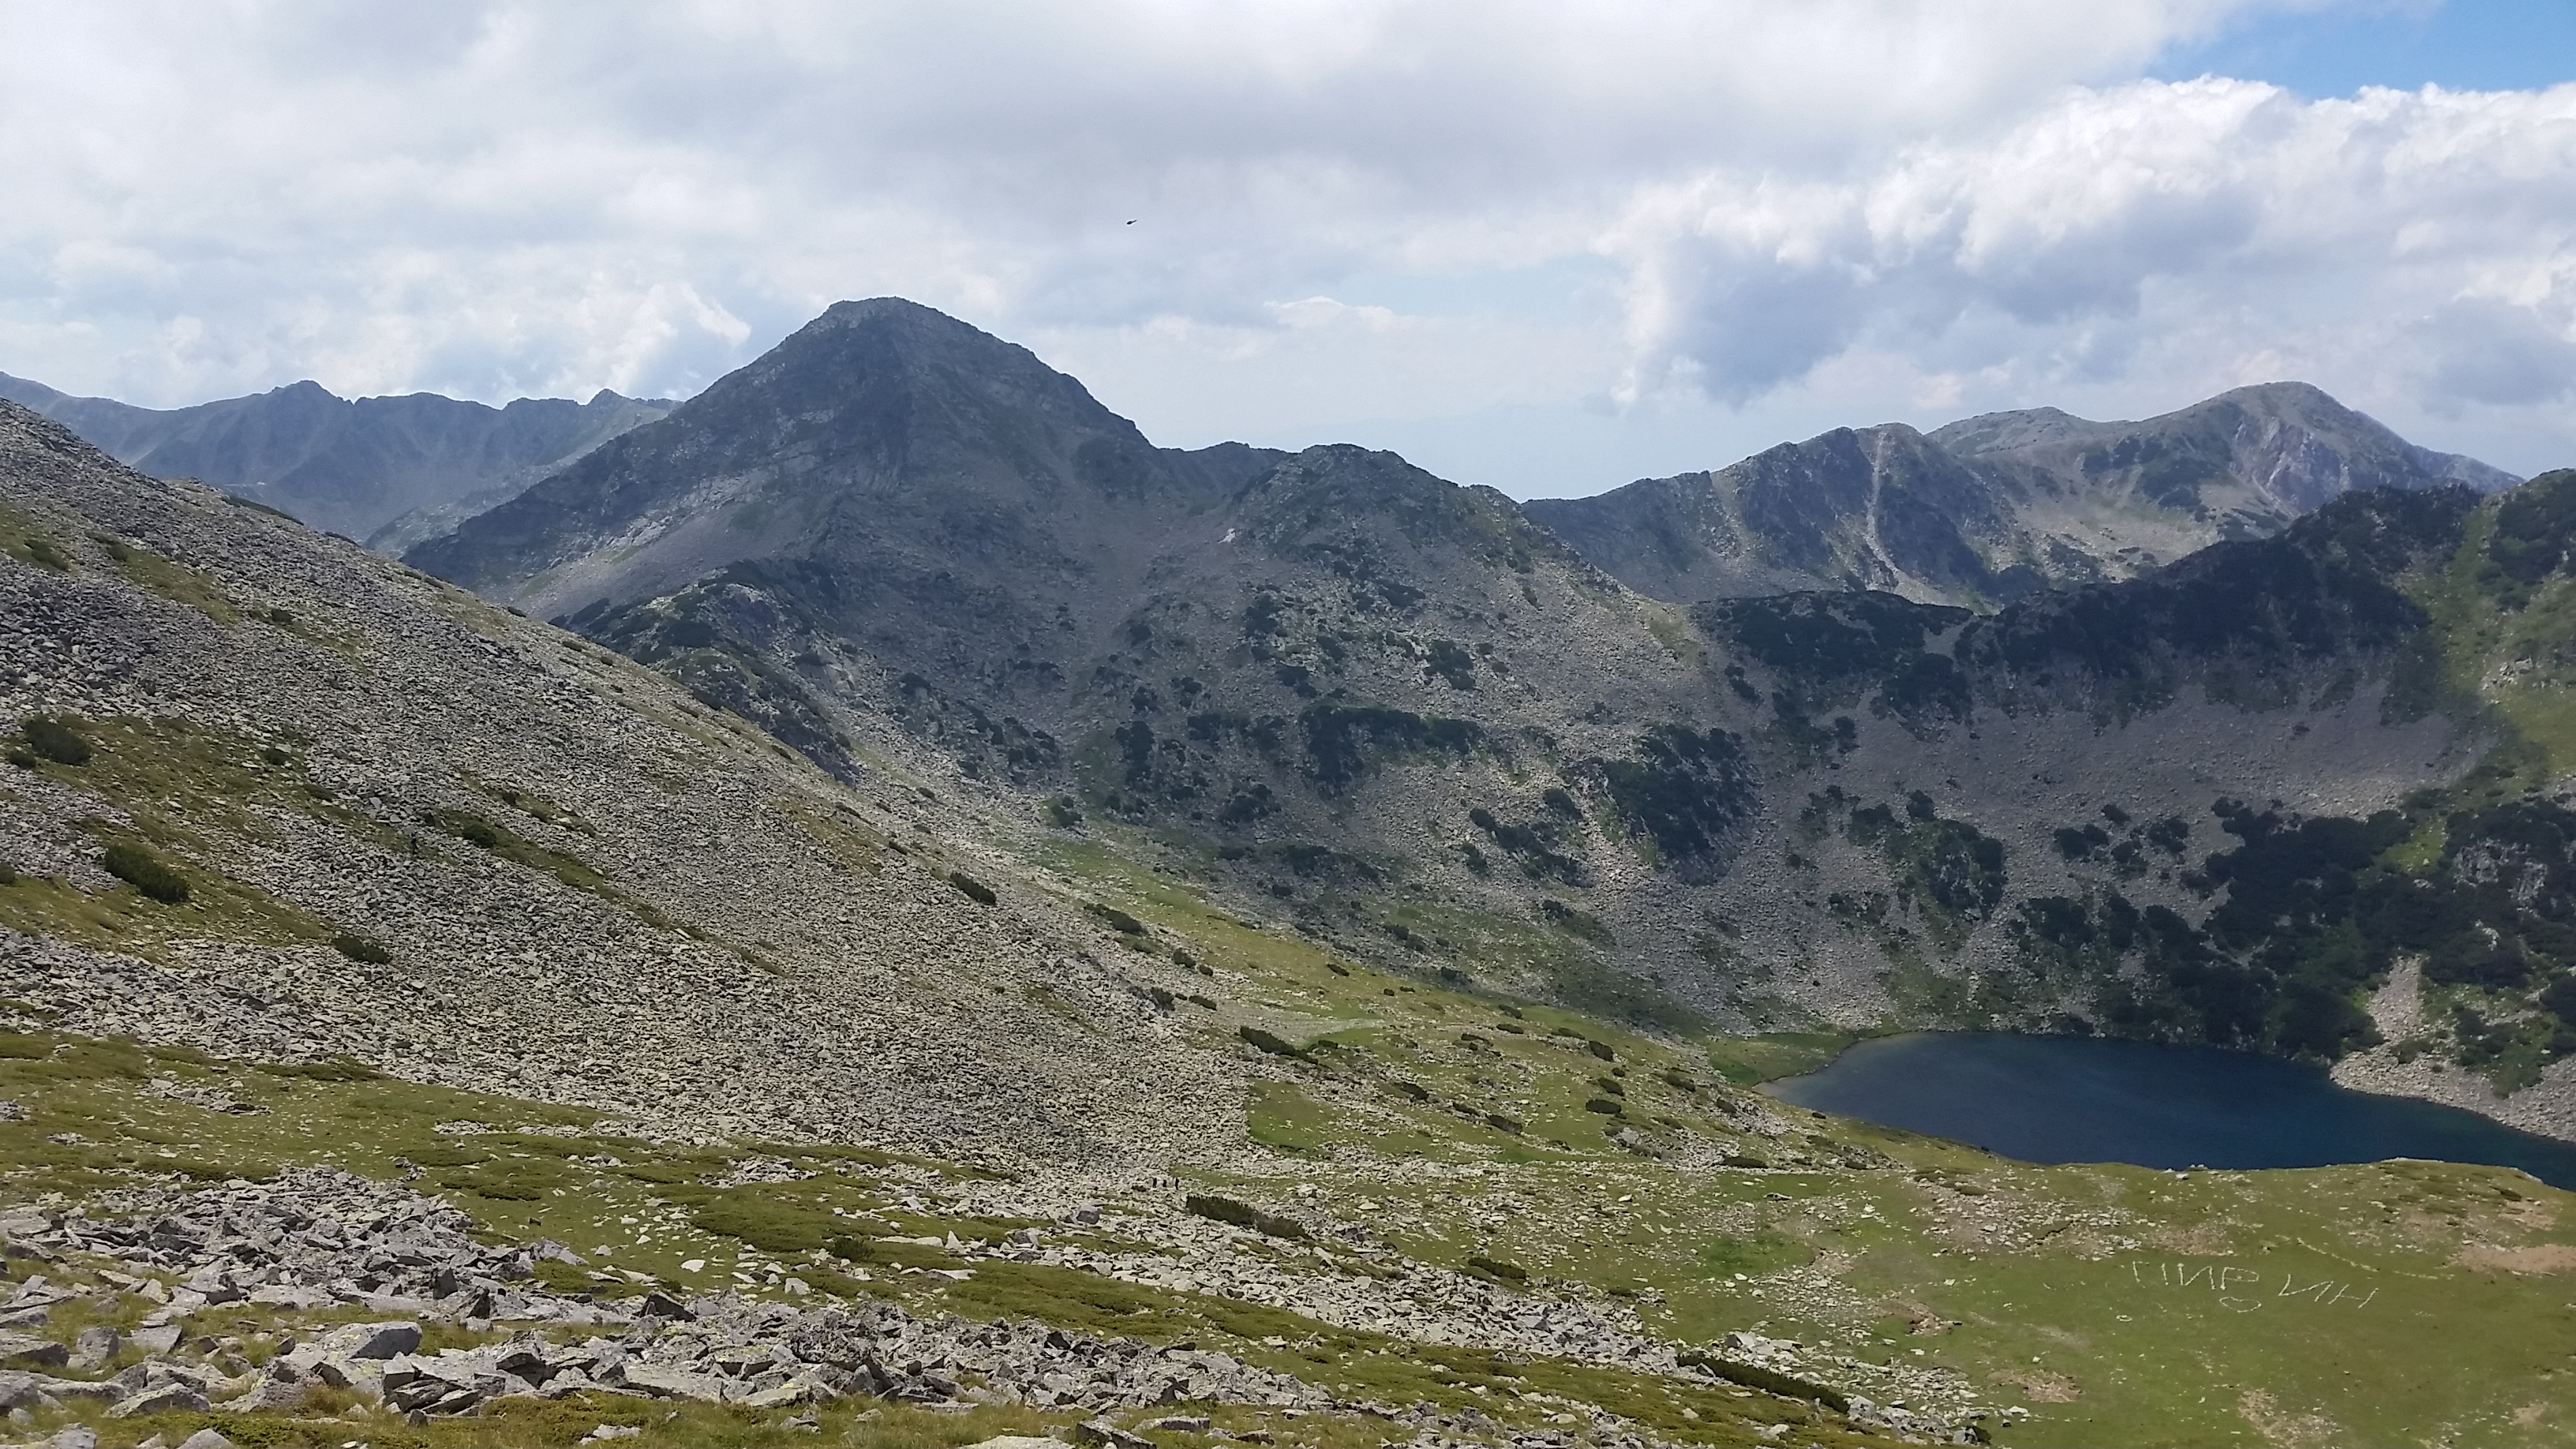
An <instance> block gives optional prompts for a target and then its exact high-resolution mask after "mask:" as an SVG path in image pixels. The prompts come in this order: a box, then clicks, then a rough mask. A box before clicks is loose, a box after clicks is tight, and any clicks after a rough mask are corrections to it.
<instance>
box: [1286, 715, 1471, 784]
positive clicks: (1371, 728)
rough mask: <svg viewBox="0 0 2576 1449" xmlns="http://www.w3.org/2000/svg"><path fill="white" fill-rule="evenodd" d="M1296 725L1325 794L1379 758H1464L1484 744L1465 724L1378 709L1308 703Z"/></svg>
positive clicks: (1356, 776)
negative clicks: (1302, 734) (1433, 756)
mask: <svg viewBox="0 0 2576 1449" xmlns="http://www.w3.org/2000/svg"><path fill="white" fill-rule="evenodd" d="M1297 723H1298V725H1299V727H1300V728H1301V729H1302V730H1303V731H1304V734H1305V737H1306V756H1307V762H1308V763H1307V769H1308V770H1309V771H1310V772H1311V773H1312V774H1313V776H1314V779H1315V782H1316V783H1317V784H1318V785H1321V786H1322V787H1323V788H1324V791H1325V793H1327V794H1334V793H1338V792H1340V791H1341V790H1343V789H1346V788H1348V787H1349V786H1351V785H1353V784H1355V783H1357V782H1358V780H1359V778H1360V777H1361V776H1362V775H1364V774H1366V773H1367V772H1368V768H1369V765H1370V763H1371V761H1372V760H1373V759H1375V758H1377V757H1380V756H1399V757H1403V756H1414V755H1448V756H1452V757H1454V758H1458V759H1464V758H1466V757H1467V756H1469V755H1472V754H1474V753H1475V752H1476V751H1477V750H1478V749H1480V748H1482V747H1483V745H1484V743H1485V732H1484V730H1483V729H1482V728H1480V727H1478V726H1477V725H1475V724H1473V723H1471V722H1470V721H1467V720H1463V719H1442V718H1436V717H1435V718H1428V719H1426V718H1424V717H1423V716H1421V715H1418V714H1414V713H1413V712H1411V711H1410V710H1401V709H1389V708H1387V707H1385V706H1383V705H1358V706H1346V705H1338V704H1329V703H1316V704H1310V705H1308V706H1306V708H1305V709H1304V710H1303V711H1301V712H1300V713H1299V714H1298V716H1297Z"/></svg>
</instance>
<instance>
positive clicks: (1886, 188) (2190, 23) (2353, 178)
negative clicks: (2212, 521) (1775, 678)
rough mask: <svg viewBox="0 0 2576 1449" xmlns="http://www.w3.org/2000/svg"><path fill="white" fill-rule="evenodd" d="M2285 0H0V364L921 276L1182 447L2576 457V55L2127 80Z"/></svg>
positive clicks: (531, 322)
mask: <svg viewBox="0 0 2576 1449" xmlns="http://www.w3.org/2000/svg"><path fill="white" fill-rule="evenodd" d="M2300 3H2301V0H2278V3H2272V4H2266V3H2265V0H2097V3H2093V4H2088V5H2082V6H2074V5H2066V4H2063V3H2061V0H1812V3H1806V4H1801V5H1794V6H1789V5H1778V4H1773V3H1764V0H1730V3H1713V4H1704V5H1691V6H1674V5H1667V4H1648V3H1601V4H1588V5H1583V6H1566V5H1561V4H1549V3H1539V0H1517V3H1504V0H1482V3H1470V0H1275V3H1268V4H1263V5H1259V6H1243V5H1239V4H1232V3H1219V0H1099V3H1093V4H1089V5H1084V6H1079V7H1075V6H1065V5H1055V4H1036V3H1005V0H961V3H955V4H948V5H940V6H922V5H910V4H894V3H886V4H873V5H866V4H847V3H820V0H816V3H786V0H780V3H772V4H766V5H760V6H740V5H725V4H717V3H713V0H634V3H629V4H624V5H620V6H618V7H615V8H614V9H613V11H610V10H601V9H597V8H594V7H586V6H577V5H567V4H538V3H502V0H481V3H474V0H450V3H446V4H440V5H433V6H387V5H382V4H376V3H362V0H342V3H320V0H229V3H208V0H194V3H164V4H159V5H149V4H144V5H120V6H114V7H107V6H93V5H83V4H74V3H42V4H39V3H29V0H0V36H5V37H6V40H5V43H0V195H5V196H7V197H8V198H9V202H10V204H9V206H8V207H6V208H0V369H6V370H9V371H12V372H18V373H22V374H25V375H29V376H34V377H37V378H40V379H42V380H44V381H47V382H49V383H52V384H54V385H56V386H61V387H67V388H72V389H75V390H82V391H97V392H104V393H108V394H111V395H117V396H124V397H129V398H131V399H133V400H136V401H141V402H147V403H155V404H163V405H167V404H174V403H179V402H186V401H193V400H196V399H199V398H203V397H209V396H217V395H222V394H225V393H229V392H238V391H243V390H248V389H252V388H258V387H265V386H272V385H275V384H278V383H282V382H285V381H289V380H292V379H294V378H297V377H302V376H314V377H318V378H320V379H321V380H322V381H323V382H325V383H326V384H328V385H330V386H332V387H333V388H335V389H337V390H340V391H343V392H374V391H396V390H407V389H411V388H433V389H438V390H443V391H449V392H454V393H459V394H463V395H472V396H481V397H487V398H497V397H504V396H509V395H514V394H518V393H524V392H550V393H567V394H575V395H580V394H586V393H587V392H588V391H589V390H591V389H594V388H597V387H601V386H613V387H616V388H618V389H619V390H621V391H627V392H642V393H683V394H684V393H687V392H690V391H694V390H695V389H696V388H698V387H700V386H703V385H704V384H705V383H706V382H707V381H709V380H711V379H712V378H713V377H714V376H716V375H717V374H719V373H721V372H722V371H724V370H726V369H728V368H730V367H733V366H736V365H739V364H740V363H741V362H743V361H745V360H748V358H749V356H750V355H752V354H754V353H756V352H757V351H759V350H760V349H761V348H763V347H765V346H766V345H767V344H768V343H770V342H771V341H774V340H775V339H776V338H777V337H778V336H780V335H782V334H783V333H784V332H786V331H788V330H790V329H791V328H793V327H794V326H796V325H798V324H799V323H801V322H802V321H803V320H805V319H806V318H807V317H809V316H810V315H812V313H814V312H815V311H817V310H819V309H820V308H821V307H822V306H824V305H825V304H827V303H829V302H831V301H833V300H836V299H839V298H842V297H848V296H865V295H873V294H878V293H887V292H894V293H901V294H904V295H909V296H913V297H916V298H918V299H920V300H923V301H926V302H929V303H931V304H932V305H935V306H941V307H945V308H947V309H949V310H952V311H956V312H958V313H960V314H961V315H964V316H967V317H968V318H970V319H971V320H973V321H975V322H977V323H979V324H981V325H984V326H987V327H990V328H992V329H994V330H996V331H999V332H1002V333H1003V334H1005V335H1008V336H1012V337H1015V338H1019V339H1024V340H1028V341H1030V342H1031V343H1032V344H1033V345H1037V346H1039V347H1040V348H1041V350H1042V351H1043V352H1044V354H1045V355H1046V356H1048V357H1049V358H1050V360H1053V361H1055V362H1057V363H1058V364H1059V365H1064V366H1068V367H1070V368H1072V369H1073V370H1075V371H1076V372H1077V373H1078V374H1081V375H1083V376H1085V377H1086V379H1087V380H1090V381H1092V382H1093V383H1094V385H1095V388H1096V390H1098V391H1099V392H1100V393H1101V395H1102V396H1103V398H1104V400H1106V401H1108V402H1110V403H1111V405H1113V406H1116V407H1119V408H1121V409H1122V410H1123V411H1127V412H1130V413H1132V414H1134V415H1136V416H1138V417H1139V418H1140V419H1141V420H1143V421H1144V422H1145V423H1146V424H1147V426H1148V428H1149V431H1152V432H1153V433H1154V434H1155V435H1156V436H1158V437H1167V438H1170V439H1171V440H1173V441H1179V442H1204V441H1209V440H1212V438H1213V437H1215V436H1219V435H1223V434H1226V433H1232V434H1238V435H1251V436H1257V437H1260V438H1262V439H1263V440H1265V441H1292V440H1293V438H1294V435H1297V434H1299V433H1300V432H1305V433H1306V435H1308V436H1321V435H1325V434H1329V433H1334V432H1345V433H1355V434H1358V435H1360V436H1361V437H1362V440H1369V436H1370V430H1371V429H1372V428H1376V429H1379V430H1380V432H1381V433H1382V434H1384V435H1387V436H1418V437H1436V436H1438V433H1439V429H1438V427H1436V426H1430V425H1432V424H1437V423H1438V422H1439V420H1441V419H1453V420H1455V419H1468V418H1490V419H1492V420H1493V422H1492V426H1493V427H1495V428H1500V429H1503V430H1505V431H1508V430H1510V429H1514V428H1519V429H1537V430H1546V429H1551V428H1553V429H1556V430H1557V431H1558V435H1559V437H1560V438H1561V439H1563V438H1575V437H1582V438H1598V437H1602V436H1604V434H1603V432H1602V431H1601V430H1602V429H1603V428H1604V427H1607V426H1609V425H1608V424H1606V423H1604V422H1603V421H1602V420H1603V419H1604V418H1605V417H1607V416H1613V415H1614V414H1613V413H1609V412H1605V408H1606V407H1607V405H1608V403H1609V401H1610V400H1611V399H1613V398H1614V397H1621V396H1624V397H1627V398H1629V399H1631V400H1634V399H1641V398H1655V399H1658V400H1657V401H1656V402H1655V403H1654V405H1653V406H1652V407H1646V406H1644V405H1643V404H1638V405H1637V406H1636V407H1634V408H1632V410H1631V411H1630V412H1629V413H1628V414H1626V416H1628V417H1630V418H1633V419H1635V420H1637V421H1636V433H1637V436H1639V437H1649V436H1651V437H1652V438H1654V439H1657V440H1659V441H1657V442H1656V443H1655V444H1654V448H1655V449H1656V450H1658V451H1656V452H1655V453H1654V456H1655V457H1658V458H1666V459H1669V466H1670V467H1673V468H1679V467H1682V466H1707V465H1709V464H1711V463H1722V462H1725V461H1728V458H1729V456H1731V454H1727V455H1723V456H1721V455H1719V454H1724V453H1725V450H1727V449H1730V448H1734V447H1737V446H1738V445H1739V444H1746V445H1759V444H1760V443H1764V442H1768V441H1773V440H1774V439H1775V437H1776V436H1778V435H1780V434H1785V433H1787V432H1790V431H1792V430H1794V428H1796V427H1803V426H1805V425H1806V423H1807V422H1808V421H1810V420H1812V419H1817V418H1827V419H1832V420H1843V421H1871V420H1876V419H1877V418H1879V417H1882V416H1910V417H1911V416H1920V415H1921V414H1923V413H1924V411H1925V410H1927V409H1929V410H1934V411H1935V414H1936V415H1934V416H1929V417H1922V418H1921V420H1925V421H1937V420H1938V417H1939V416H1946V415H1947V412H1948V411H1952V410H1956V409H1958V408H1968V407H1976V406H1998V405H2021V404H2027V403H2032V402H2040V401H2049V402H2059V403H2062V404H2064V405H2068V406H2083V405H2094V406H2099V407H2102V408H2107V409H2112V410H2118V409H2123V408H2126V409H2129V410H2131V411H2138V410H2144V409H2145V408H2147V407H2148V406H2170V405H2174V404H2178V403H2181V402H2184V401H2188V400H2189V399H2190V398H2192V397H2195V396H2198V395H2200V394H2201V393H2203V392H2206V391H2208V390H2210V388H2211V387H2212V386H2213V385H2223V384H2224V382H2231V381H2234V380H2238V379H2239V377H2240V375H2242V374H2243V373H2244V372H2245V371H2246V370H2247V369H2248V368H2257V369H2258V370H2259V368H2262V367H2271V366H2278V367H2280V368H2283V369H2287V370H2291V371H2296V372H2300V373H2302V374H2303V375H2307V376H2310V377H2312V378H2313V380H2316V381H2318V382H2320V383H2322V384H2324V385H2326V386H2328V387H2329V388H2334V389H2337V390H2339V391H2349V392H2352V393H2353V394H2355V395H2354V396H2353V398H2352V400H2354V401H2356V402H2359V403H2361V404H2362V405H2365V406H2373V407H2377V408H2379V409H2380V410H2382V411H2383V412H2386V413H2389V414H2390V418H2389V420H2390V421H2391V422H2394V423H2400V424H2401V426H2402V425H2404V420H2406V419H2409V418H2411V419H2414V420H2416V421H2419V422H2423V423H2425V424H2427V425H2428V426H2435V427H2437V428H2448V429H2449V430H2450V432H2449V433H2448V434H2446V435H2445V436H2444V437H2441V438H2431V439H2428V441H2441V442H2444V443H2445V444H2446V445H2449V446H2467V445H2470V444H2471V443H2473V442H2474V439H2473V438H2471V437H2469V436H2467V435H2469V434H2477V435H2479V436H2486V435H2493V436H2495V437H2497V438H2500V439H2509V440H2512V442H2513V446H2515V447H2518V448H2523V449H2525V450H2526V451H2528V452H2530V453H2531V454H2532V455H2533V456H2534V457H2537V456H2539V454H2540V453H2541V452H2543V451H2546V450H2547V449H2550V448H2561V449H2565V450H2567V451H2569V452H2571V453H2576V433H2571V432H2570V431H2569V430H2568V429H2567V428H2566V427H2565V425H2563V424H2560V423H2558V422H2556V421H2554V420H2553V419H2554V416H2555V413H2554V412H2553V410H2558V411H2563V407H2562V406H2561V402H2560V400H2562V399H2563V398H2564V397H2565V396H2566V386H2567V383H2566V380H2565V379H2566V374H2567V368H2568V353H2569V349H2570V348H2571V346H2576V342H2571V332H2570V327H2571V320H2570V309H2571V306H2576V280H2571V277H2576V268H2572V267H2571V263H2570V261H2569V254H2568V251H2567V245H2566V240H2565V239H2566V237H2567V236H2568V235H2569V229H2570V217H2569V207H2570V198H2571V196H2576V160H2571V155H2570V150H2569V147H2570V142H2569V141H2568V139H2567V131H2568V128H2569V121H2568V115H2567V113H2568V110H2569V108H2570V99H2569V93H2568V92H2565V91H2560V92H2551V93H2547V94H2544V95H2530V94H2520V95H2515V94H2506V95H2497V96H2461V95H2420V96H2406V95H2392V94H2387V93H2371V94H2369V95H2365V96H2364V97H2362V98H2360V99H2359V100H2355V101H2345V102H2321V103H2314V104H2310V103H2304V102H2300V101H2297V100H2295V99H2294V98H2291V97H2288V96H2286V95H2283V94H2280V93H2277V92H2273V91H2271V90H2269V89H2268V88H2265V87H2261V86H2254V85H2247V84H2240V83H2230V82H2225V81H2212V82H2202V83H2191V84H2183V85H2146V84H2131V83H2127V78H2128V77H2131V76H2134V75H2136V74H2138V73H2140V72H2141V70H2142V69H2143V68H2144V67H2145V66H2146V65H2147V64H2148V63H2149V62H2150V61H2151V60H2152V59H2153V58H2154V57H2155V56H2156V55H2157V54H2158V53H2159V52H2160V51H2162V50H2164V49H2165V48H2167V47H2169V46H2170V45H2172V44H2173V43H2175V42H2176V41H2177V40H2178V39H2183V38H2188V37H2191V36H2195V35H2201V34H2205V33H2207V32H2208V31H2209V30H2210V29H2211V28H2212V27H2214V26H2217V25H2219V24H2221V23H2223V22H2225V21H2226V20H2228V19H2229V18H2230V17H2231V16H2235V15H2239V14H2242V13H2244V12H2246V11H2249V10H2253V9H2265V8H2269V9H2281V8H2299V6H2300ZM1130 219H1133V220H1135V222H1136V225H1134V226H1129V225H1127V224H1126V223H1127V222H1128V221H1129V220H1130ZM1605 266H1608V267H1615V268H1616V269H1617V275H1618V276H1619V277H1620V278H1621V279H1622V285H1621V286H1619V287H1616V288H1604V287H1603V286H1602V285H1601V284H1600V281H1599V269H1600V268H1602V267H1605ZM1564 278H1571V279H1573V280H1570V281H1563V282H1562V283H1561V284H1560V282H1559V279H1564ZM1551 286H1553V287H1555V289H1556V290H1555V291H1554V292H1553V293H1550V292H1549V291H1548V290H1547V289H1548V288H1549V287H1551ZM1703 397H1705V398H1713V399H1714V400H1715V402H1714V404H1713V405H1712V404H1711V403H1708V402H1705V401H1700V400H1698V399H1701V398H1703ZM1576 418H1580V419H1582V420H1583V421H1582V422H1580V423H1579V424H1577V423H1574V422H1569V421H1568V420H1569V419H1576ZM1460 426H1464V424H1461V425H1460ZM1426 428H1427V431H1426ZM1407 429H1411V431H1410V432H1408V431H1407ZM1307 430H1311V431H1307ZM1612 451H1614V452H1615V451H1617V450H1615V449H1614V450H1612ZM1516 452H1517V453H1519V454H1523V455H1526V456H1531V457H1538V456H1547V457H1550V458H1555V459H1560V460H1561V459H1562V458H1563V457H1564V455H1565V449H1564V448H1562V447H1558V448H1550V447H1546V446H1533V447H1529V448H1523V449H1517V450H1516V449H1513V448H1511V447H1508V446H1501V445H1497V444H1493V443H1492V442H1491V440H1488V441H1487V443H1486V444H1485V445H1484V446H1483V447H1482V451H1479V452H1475V453H1474V455H1473V456H1474V457H1475V458H1477V459H1479V460H1496V459H1499V460H1502V461H1501V462H1500V463H1499V464H1490V463H1489V462H1488V461H1479V462H1478V463H1477V466H1478V467H1487V466H1497V467H1499V468H1500V469H1501V471H1499V472H1495V473H1492V474H1490V475H1489V476H1490V477H1491V480H1492V481H1497V482H1502V483H1505V484H1506V485H1507V486H1509V485H1518V486H1522V487H1529V486H1539V481H1538V480H1536V479H1534V478H1529V477H1514V476H1509V474H1510V468H1509V461H1508V460H1509V459H1510V457H1512V456H1513V455H1514V454H1515V453H1516ZM1457 456H1458V457H1459V458H1461V459H1462V460H1464V459H1466V458H1467V457H1468V456H1469V455H1468V454H1466V453H1461V454H1458V455H1457ZM1620 456H1621V457H1622V458H1623V459H1625V460H1628V463H1629V464H1634V463H1636V462H1638V461H1639V460H1641V459H1642V457H1643V455H1642V454H1638V453H1636V452H1635V451H1634V450H1631V451H1630V452H1627V453H1621V454H1620ZM1426 461H1428V462H1430V463H1432V464H1433V465H1434V466H1440V461H1441V460H1440V458H1438V457H1436V456H1435V457H1432V458H1429V459H1426ZM2499 461H2515V460H2508V459H2504V458H2500V459H2499ZM2521 461H2523V464H2524V466H2532V464H2531V463H2530V462H2529V461H2528V460H2521ZM1624 466H1625V465H1623V467H1624ZM1550 467H1551V468H1553V469H1556V470H1557V472H1556V473H1555V474H1554V475H1552V481H1549V482H1547V484H1546V486H1551V487H1563V486H1597V485H1598V484H1602V483H1608V482H1615V481H1621V477H1620V472H1621V471H1622V470H1614V471H1613V472H1611V473H1606V474H1604V475H1603V476H1600V477H1598V478H1594V479H1583V478H1573V479H1568V478H1564V477H1563V476H1562V465H1561V463H1551V464H1550Z"/></svg>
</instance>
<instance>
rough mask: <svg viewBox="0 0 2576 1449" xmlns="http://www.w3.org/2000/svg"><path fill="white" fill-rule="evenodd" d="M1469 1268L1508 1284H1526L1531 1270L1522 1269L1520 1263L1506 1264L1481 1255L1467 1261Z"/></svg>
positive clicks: (1500, 1260)
mask: <svg viewBox="0 0 2576 1449" xmlns="http://www.w3.org/2000/svg"><path fill="white" fill-rule="evenodd" d="M1467 1266H1468V1267H1470V1268H1473V1269H1475V1270H1476V1271H1477V1272H1479V1273H1482V1274H1484V1275H1485V1276H1486V1277H1489V1278H1500V1279H1502V1280H1503V1281H1505V1282H1507V1283H1526V1282H1528V1281H1529V1269H1527V1268H1524V1267H1522V1266H1521V1265H1520V1264H1518V1263H1506V1262H1504V1261H1503V1260H1502V1259H1500V1258H1488V1257H1486V1256H1484V1255H1483V1254H1481V1253H1479V1254H1477V1255H1476V1256H1475V1257H1472V1258H1469V1259H1468V1260H1467Z"/></svg>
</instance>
